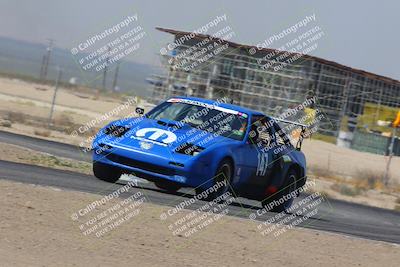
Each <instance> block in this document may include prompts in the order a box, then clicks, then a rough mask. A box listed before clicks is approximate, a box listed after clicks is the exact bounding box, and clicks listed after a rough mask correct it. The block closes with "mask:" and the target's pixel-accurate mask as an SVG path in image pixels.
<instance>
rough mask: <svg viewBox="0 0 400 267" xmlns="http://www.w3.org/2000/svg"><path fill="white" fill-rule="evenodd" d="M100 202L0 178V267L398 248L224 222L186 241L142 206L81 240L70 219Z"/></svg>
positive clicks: (336, 262) (297, 260)
mask: <svg viewBox="0 0 400 267" xmlns="http://www.w3.org/2000/svg"><path fill="white" fill-rule="evenodd" d="M99 199H101V197H100V196H98V195H93V194H86V193H78V192H70V191H62V190H60V189H55V188H49V187H41V186H34V185H28V184H20V183H15V182H10V181H6V180H0V202H1V203H2V205H1V206H0V213H1V215H2V216H1V217H2V219H1V220H2V223H1V224H0V232H1V239H0V260H1V265H2V266H122V265H129V266H171V265H173V266H245V265H246V266H267V265H270V266H273V265H282V266H321V265H324V266H397V264H398V262H399V261H400V247H399V246H397V245H392V244H388V243H383V242H376V241H369V240H363V239H358V238H352V237H344V236H341V235H337V234H330V233H324V232H320V231H313V230H306V229H298V228H293V229H291V230H289V231H288V232H286V233H284V234H282V235H280V236H279V237H277V238H274V237H264V236H262V235H261V234H260V233H259V232H258V231H257V224H256V223H254V222H252V221H248V220H242V219H237V218H233V217H229V216H224V217H222V218H221V219H220V220H218V221H216V222H215V223H214V224H212V225H209V226H208V227H206V228H205V229H203V230H202V231H201V232H199V233H195V234H193V235H191V236H189V237H183V236H181V235H173V234H172V233H171V231H169V230H168V225H169V224H170V223H173V221H172V220H171V219H170V218H168V219H167V220H165V221H161V220H160V214H161V213H163V212H165V211H166V209H167V208H166V207H162V206H158V205H153V204H148V203H146V202H144V203H142V204H141V206H140V213H138V214H137V215H136V216H134V217H132V218H130V219H129V220H127V221H125V222H124V223H123V224H121V225H119V226H118V227H116V228H115V229H113V230H112V231H110V232H108V233H106V234H104V235H103V236H100V237H96V236H94V235H86V236H85V235H84V234H83V233H82V232H81V231H80V229H79V225H80V223H82V222H81V221H80V219H79V221H73V220H72V219H71V214H74V213H75V212H77V211H78V210H80V209H82V208H83V207H85V206H86V205H88V204H89V203H92V202H93V201H96V200H99ZM118 201H120V200H116V199H114V200H110V203H109V204H113V203H117V202H118ZM104 209H106V206H100V207H98V208H96V210H97V211H99V212H100V211H102V210H104ZM179 213H180V214H185V213H188V211H185V210H183V211H180V212H179Z"/></svg>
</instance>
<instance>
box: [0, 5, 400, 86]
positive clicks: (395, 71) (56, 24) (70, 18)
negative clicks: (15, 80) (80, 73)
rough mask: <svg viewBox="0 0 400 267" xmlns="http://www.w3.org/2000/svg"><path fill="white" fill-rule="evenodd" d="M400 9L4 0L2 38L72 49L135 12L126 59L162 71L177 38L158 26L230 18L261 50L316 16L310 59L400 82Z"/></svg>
mask: <svg viewBox="0 0 400 267" xmlns="http://www.w3.org/2000/svg"><path fill="white" fill-rule="evenodd" d="M399 10H400V2H399V1H395V0H393V1H382V2H379V1H369V0H367V1H361V0H359V1H355V0H354V1H343V0H336V1H302V0H299V1H269V0H258V1H237V0H226V1H225V0H202V1H193V0H187V1H183V0H181V1H178V0H169V1H161V0H160V1H151V0H140V1H129V0H117V1H109V0H107V1H106V0H95V1H94V0H86V1H81V0H68V1H57V0H36V1H31V0H0V25H1V26H0V36H3V37H10V38H13V39H18V40H24V41H29V42H34V43H43V44H44V43H46V39H47V38H52V39H55V44H56V46H58V47H61V48H66V49H68V50H70V49H71V48H73V47H75V46H76V45H77V44H79V43H81V42H82V41H84V40H86V39H88V38H89V37H90V36H93V35H94V34H96V33H99V32H102V31H103V30H104V29H107V28H109V27H110V26H112V25H115V24H116V23H118V22H120V21H121V20H123V19H124V18H126V16H128V15H130V16H132V15H134V14H137V15H138V21H137V23H138V24H139V25H140V26H141V27H142V28H143V29H144V30H145V32H146V36H145V38H143V40H141V47H140V50H138V51H137V52H135V53H133V54H132V55H131V56H129V58H128V60H130V61H134V62H139V63H145V64H151V65H156V66H157V65H160V57H159V55H158V53H159V51H160V48H162V47H164V46H165V45H166V44H167V43H168V42H171V41H172V36H171V35H170V34H167V33H163V32H160V31H157V30H156V29H155V27H157V26H159V27H164V28H172V29H177V30H185V31H193V30H194V29H197V28H199V27H200V26H202V25H205V24H207V23H208V22H209V21H210V20H211V19H213V18H215V17H216V16H221V15H223V14H226V16H227V21H226V25H229V26H230V27H231V28H232V30H233V31H234V32H235V36H234V37H233V39H231V41H234V42H237V43H243V44H250V45H256V44H257V43H260V42H262V41H263V40H265V39H267V38H268V37H270V36H271V35H272V34H275V33H278V32H281V31H282V30H284V29H286V28H288V27H290V26H292V25H294V24H295V23H297V22H298V21H300V20H302V19H304V18H305V16H310V15H312V14H315V16H316V21H315V22H314V23H315V25H318V26H319V27H320V28H321V29H322V30H323V32H324V36H323V38H321V40H319V43H318V48H317V49H315V50H313V51H312V52H310V54H311V55H313V56H318V57H321V58H325V59H328V60H333V61H336V62H338V63H341V64H344V65H347V66H350V67H354V68H358V69H363V70H366V71H370V72H373V73H376V74H379V75H384V76H388V77H391V78H394V79H397V80H400V68H399V67H398V59H399V54H398V53H397V52H398V51H397V50H398V46H399V45H398V44H399V43H400V34H399V30H398V29H399V28H400V20H399V19H398V11H399ZM271 47H273V48H278V47H274V44H272V46H271Z"/></svg>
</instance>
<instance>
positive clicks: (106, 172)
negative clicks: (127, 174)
mask: <svg viewBox="0 0 400 267" xmlns="http://www.w3.org/2000/svg"><path fill="white" fill-rule="evenodd" d="M93 174H94V176H96V177H97V178H98V179H100V180H103V181H106V182H109V183H115V182H116V181H118V179H119V177H120V176H121V174H122V172H121V170H120V169H118V168H115V167H113V166H110V165H106V164H102V163H98V162H93Z"/></svg>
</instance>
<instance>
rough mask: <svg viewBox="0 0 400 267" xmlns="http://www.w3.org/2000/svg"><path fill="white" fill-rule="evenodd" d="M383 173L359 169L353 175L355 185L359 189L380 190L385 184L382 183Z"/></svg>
mask: <svg viewBox="0 0 400 267" xmlns="http://www.w3.org/2000/svg"><path fill="white" fill-rule="evenodd" d="M383 177H384V173H383V172H380V171H375V172H370V171H365V170H363V171H359V172H358V174H357V176H356V177H354V178H355V179H354V181H355V186H356V187H357V188H360V189H364V190H368V189H376V190H382V189H383V188H384V187H385V186H384V184H383Z"/></svg>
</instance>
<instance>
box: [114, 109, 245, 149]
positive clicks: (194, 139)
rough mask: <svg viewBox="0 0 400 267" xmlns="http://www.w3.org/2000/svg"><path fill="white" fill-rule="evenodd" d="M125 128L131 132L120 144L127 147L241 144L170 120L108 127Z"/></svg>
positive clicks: (126, 122)
mask: <svg viewBox="0 0 400 267" xmlns="http://www.w3.org/2000/svg"><path fill="white" fill-rule="evenodd" d="M111 125H117V126H124V127H126V128H129V130H128V131H127V132H126V133H125V134H124V135H123V136H122V137H120V138H119V140H118V143H119V144H121V145H125V146H134V147H136V146H140V144H141V143H143V142H145V143H151V144H153V145H154V146H161V147H168V148H169V149H171V150H175V149H176V148H177V147H179V146H182V145H184V144H185V143H190V144H194V145H197V146H200V147H203V148H208V147H211V146H213V145H215V144H217V143H218V144H219V143H225V142H239V141H236V140H234V139H231V138H227V137H223V136H220V135H214V134H212V133H209V132H207V131H202V130H199V129H196V128H193V127H191V126H189V125H188V124H183V123H179V122H177V121H170V120H165V119H161V120H152V119H148V118H145V117H142V118H131V119H124V120H119V121H115V122H112V123H110V124H109V125H108V127H109V126H111Z"/></svg>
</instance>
